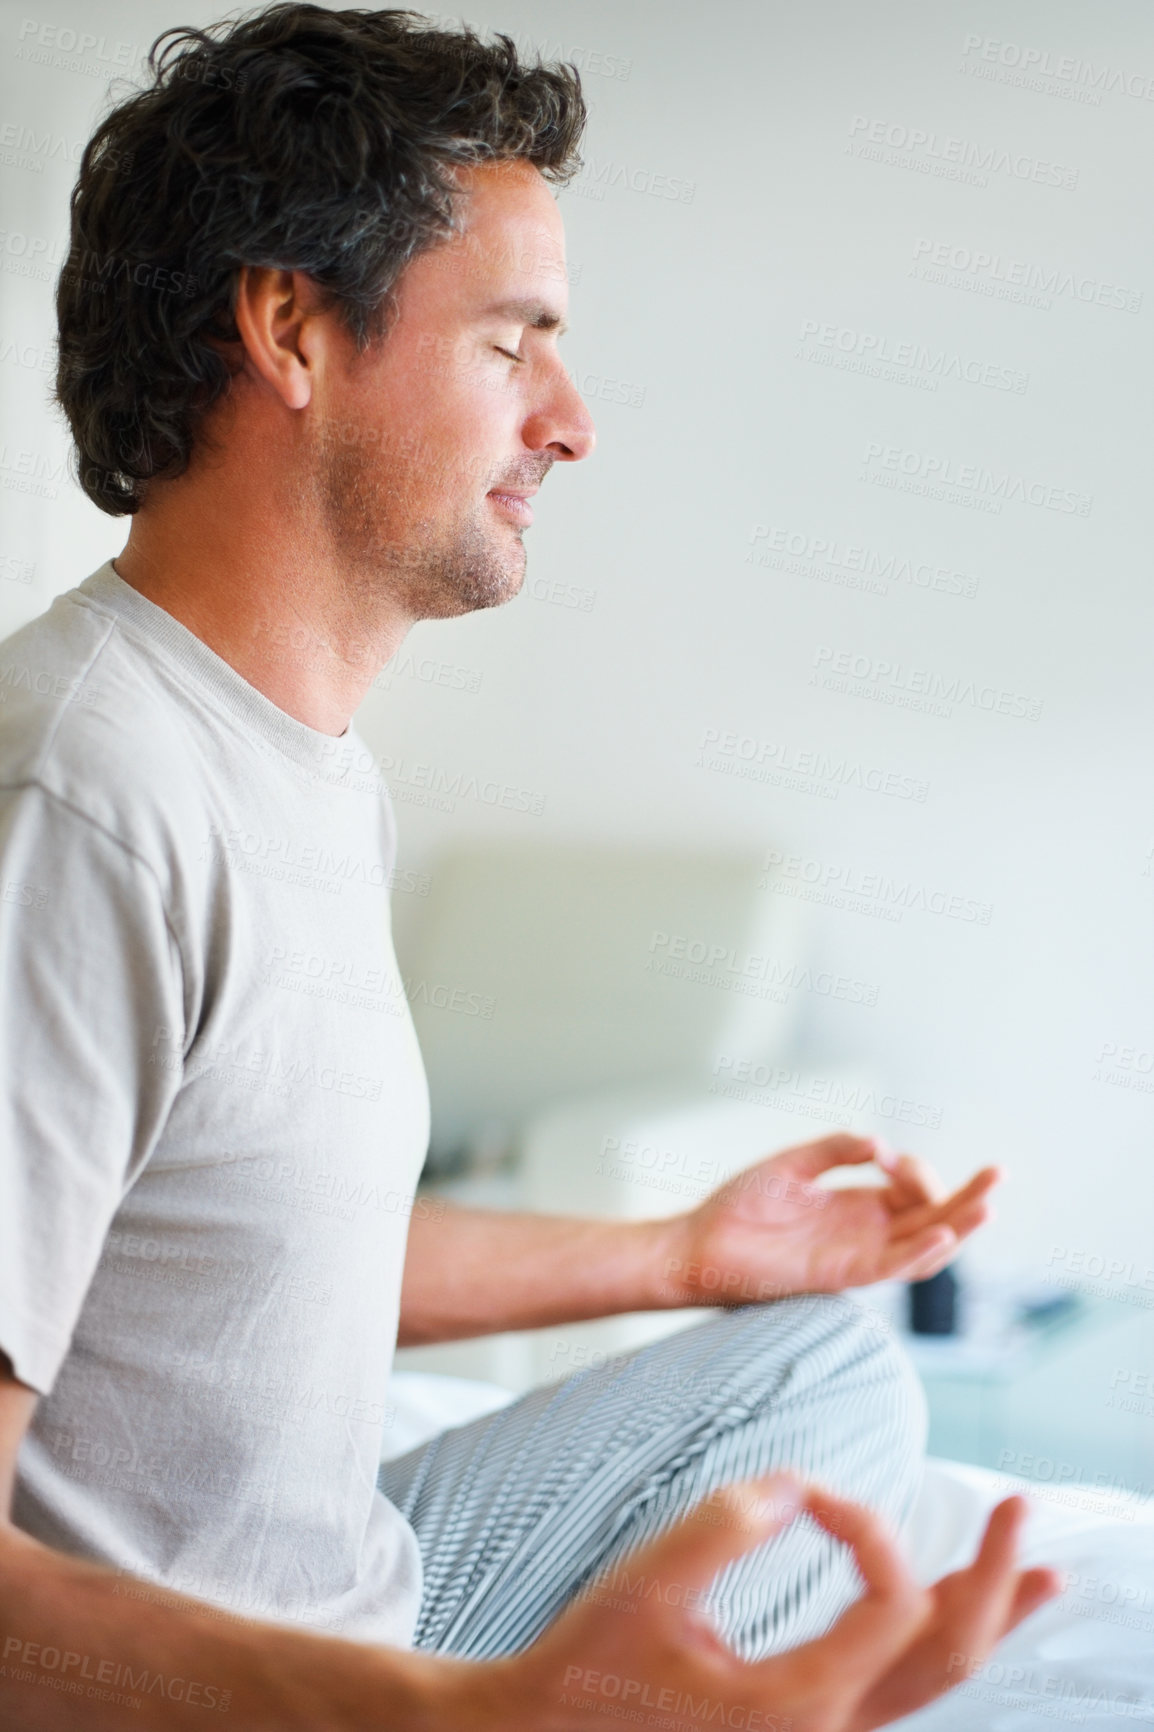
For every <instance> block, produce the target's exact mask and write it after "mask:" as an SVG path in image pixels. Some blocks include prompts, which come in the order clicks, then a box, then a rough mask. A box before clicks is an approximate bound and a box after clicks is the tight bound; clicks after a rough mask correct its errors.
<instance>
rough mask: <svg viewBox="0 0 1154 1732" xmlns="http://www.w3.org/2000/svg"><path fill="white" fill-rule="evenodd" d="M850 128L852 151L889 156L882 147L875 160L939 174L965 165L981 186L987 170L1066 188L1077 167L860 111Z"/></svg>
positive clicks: (1074, 180) (1073, 179)
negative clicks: (872, 151) (871, 150)
mask: <svg viewBox="0 0 1154 1732" xmlns="http://www.w3.org/2000/svg"><path fill="white" fill-rule="evenodd" d="M849 131H850V138H851V140H853V141H855V142H854V145H853V146H851V147H850V148H851V149H853V153H854V154H855V155H867V154H868V152H867V151H866V150H864V149H862V146H863V145H865V146H873V147H884V151H886V152H888V153H889V154H888V155H886V154H883V151H882V149H881V148H878V149H877V150H876V154H877V157H878V160H880V161H882V162H886V163H892V164H893V165H894V166H896V167H908V168H914V169H918V170H920V171H921V172H922V173H934V172H937V173H939V174H943V173H948V171H949V169H950V168H954V169H957V170H962V171H965V170H970V171H973V173H974V176H975V184H977V185H978V186H986V185H987V184H988V182H987V180H986V178H985V177H986V176H987V175H990V174H1007V175H1009V176H1010V177H1011V178H1012V179H1014V180H1029V181H1033V182H1035V183H1036V184H1037V185H1039V186H1057V187H1065V188H1067V189H1068V190H1071V191H1072V190H1073V189H1074V188H1075V187H1076V186H1077V184H1078V175H1079V170H1078V169H1076V168H1071V167H1070V166H1069V165H1068V164H1067V163H1062V162H1051V161H1050V160H1049V158H1047V157H1038V156H1031V155H1030V153H1029V152H1028V151H1012V150H1003V149H1001V148H999V147H998V146H997V145H992V144H990V145H986V144H975V143H974V142H973V141H972V140H971V139H968V138H955V137H953V136H952V135H947V134H943V133H938V132H932V131H927V130H926V128H925V127H924V126H905V125H902V124H901V123H900V122H894V121H886V120H869V119H867V118H866V116H865V115H863V114H855V115H854V117H853V120H852V121H851V122H850V129H849ZM895 152H896V153H897V155H895V154H894V153H895Z"/></svg>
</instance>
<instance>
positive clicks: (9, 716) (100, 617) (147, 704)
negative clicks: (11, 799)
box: [0, 590, 196, 858]
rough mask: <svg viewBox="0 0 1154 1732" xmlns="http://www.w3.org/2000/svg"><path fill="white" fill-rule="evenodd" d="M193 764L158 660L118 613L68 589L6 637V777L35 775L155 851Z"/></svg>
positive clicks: (1, 713) (2, 753) (14, 785)
mask: <svg viewBox="0 0 1154 1732" xmlns="http://www.w3.org/2000/svg"><path fill="white" fill-rule="evenodd" d="M192 770H193V764H192V752H191V745H190V740H189V736H188V732H187V729H186V728H185V727H184V726H183V725H182V722H181V717H180V714H179V711H178V710H176V709H174V707H173V705H172V703H171V701H170V699H169V698H168V696H167V694H166V692H165V690H164V685H163V680H162V677H161V674H160V670H159V669H158V668H157V667H156V665H155V664H154V663H153V662H152V661H151V659H150V657H149V654H148V646H147V644H145V643H143V642H142V641H140V640H138V639H136V638H135V637H134V636H133V634H132V633H131V632H129V631H126V630H125V629H124V626H123V623H122V622H121V621H120V620H118V619H117V617H116V616H115V614H113V613H111V612H108V611H106V610H103V609H101V608H99V607H97V606H94V605H92V604H91V603H90V602H89V601H88V600H87V599H86V598H85V597H84V596H83V595H81V594H80V592H79V591H77V590H71V591H69V592H67V593H66V594H64V595H61V596H58V597H57V598H56V600H55V601H54V602H53V603H52V605H51V606H50V607H49V608H48V610H47V611H46V612H45V613H43V614H41V615H40V616H39V617H38V618H36V619H33V620H30V621H29V622H28V623H27V624H26V625H24V626H22V627H21V628H20V629H19V630H18V631H16V632H14V633H13V634H12V635H11V636H10V637H8V638H6V639H4V640H3V641H2V642H0V788H2V789H6V790H9V791H14V790H17V789H19V788H21V787H27V786H38V787H40V788H42V789H43V790H44V791H46V792H47V793H49V794H52V795H54V796H55V797H56V798H57V800H59V801H61V802H62V803H63V804H65V805H66V806H69V807H71V809H72V810H73V811H74V812H76V813H77V814H79V815H81V816H83V817H85V818H88V819H89V820H90V821H91V822H92V823H93V824H94V825H96V826H97V827H98V828H99V829H101V830H103V831H104V832H105V834H106V835H108V836H109V837H111V838H113V839H115V840H117V841H119V842H120V843H121V844H122V845H123V846H124V847H125V848H127V849H129V850H130V851H131V852H134V853H138V854H141V855H142V856H144V857H145V858H148V857H149V856H151V855H154V854H155V852H156V843H157V840H158V830H160V831H164V830H170V829H171V827H172V826H173V824H174V823H176V824H179V821H180V817H181V811H182V807H187V804H188V799H189V794H190V792H191V787H192V785H193V784H194V783H195V780H196V778H195V776H192V775H191V772H192Z"/></svg>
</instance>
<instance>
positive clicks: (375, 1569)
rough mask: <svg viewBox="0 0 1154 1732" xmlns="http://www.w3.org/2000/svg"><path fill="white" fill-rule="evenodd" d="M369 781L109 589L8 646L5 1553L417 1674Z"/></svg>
mask: <svg viewBox="0 0 1154 1732" xmlns="http://www.w3.org/2000/svg"><path fill="white" fill-rule="evenodd" d="M367 760H368V761H371V759H370V754H369V753H368V750H367V748H366V746H365V745H364V742H363V741H362V740H361V739H360V738H359V737H358V736H357V735H356V733H355V732H354V731H353V730H352V729H351V728H350V729H349V731H348V732H347V733H345V734H344V735H342V736H341V737H340V738H339V739H337V738H333V737H332V736H329V735H326V734H322V733H318V732H317V731H316V730H315V729H313V728H309V727H306V726H305V725H304V724H303V723H301V722H298V721H295V720H294V719H293V718H292V717H291V716H289V715H287V714H286V713H285V712H284V711H283V710H281V709H278V708H277V706H276V705H275V704H273V703H271V702H270V701H269V700H268V699H267V698H265V697H264V696H263V695H262V694H261V693H260V692H258V691H257V690H256V689H255V688H254V687H253V686H250V685H249V684H248V683H247V681H245V680H244V679H242V678H241V676H240V675H239V674H238V673H237V672H236V671H235V670H234V669H233V668H231V667H230V666H229V665H228V663H227V662H225V661H223V660H222V659H221V658H220V657H219V656H217V655H216V654H215V653H214V652H213V651H212V650H210V649H209V648H208V647H207V645H206V644H204V643H202V642H201V640H200V639H199V638H197V637H196V636H194V635H193V634H192V633H191V632H189V631H188V630H186V628H185V627H184V626H183V625H181V624H180V623H179V622H178V621H177V620H175V619H174V618H173V617H172V616H171V615H170V614H168V613H166V612H165V611H164V610H163V609H162V608H159V607H157V606H155V605H154V603H152V602H150V601H147V600H146V599H145V598H144V597H143V596H142V595H139V594H138V593H137V592H136V591H135V590H134V589H132V588H131V587H130V586H129V585H128V584H126V583H125V582H124V581H123V579H122V578H120V577H119V576H118V575H117V573H116V572H115V571H114V570H113V569H112V565H111V562H110V563H109V564H107V565H105V566H102V567H101V568H100V570H98V571H97V572H95V573H94V574H93V575H92V576H91V577H89V578H88V579H87V580H86V581H85V582H84V583H82V584H80V585H79V587H78V588H76V589H73V590H70V591H69V592H68V593H67V594H66V595H62V596H60V597H59V598H58V599H57V600H56V601H55V602H54V603H53V604H52V606H51V607H50V608H49V609H48V611H47V612H46V613H44V614H42V615H41V616H40V618H39V619H35V620H33V621H32V622H31V623H30V624H28V625H26V626H24V627H23V628H22V629H21V630H19V631H17V632H16V633H15V634H14V635H13V636H12V637H10V638H8V639H7V640H6V642H4V643H3V644H0V1348H2V1349H3V1350H4V1352H6V1353H7V1354H8V1356H9V1358H10V1359H11V1360H12V1363H13V1365H14V1368H15V1371H16V1375H17V1376H18V1377H19V1378H21V1379H22V1380H23V1381H24V1382H26V1383H28V1384H30V1385H31V1386H32V1387H33V1388H34V1389H36V1390H39V1391H41V1392H42V1396H43V1399H42V1400H41V1401H40V1403H39V1405H38V1408H37V1412H36V1416H35V1419H34V1422H33V1426H32V1429H31V1431H30V1433H29V1435H28V1437H27V1438H26V1440H25V1442H24V1444H23V1446H22V1448H21V1450H20V1454H19V1458H18V1477H17V1487H16V1500H15V1506H14V1513H15V1520H16V1522H17V1524H18V1525H19V1526H20V1527H21V1528H23V1529H24V1530H25V1531H26V1532H28V1533H30V1534H34V1535H36V1536H37V1537H38V1538H39V1539H41V1540H43V1541H44V1542H45V1543H46V1544H48V1545H51V1546H55V1547H57V1548H58V1549H60V1550H62V1551H65V1552H68V1553H72V1554H75V1555H78V1556H83V1557H87V1558H92V1559H96V1560H98V1561H99V1562H102V1563H105V1564H108V1565H111V1566H113V1567H114V1568H117V1569H122V1570H126V1571H129V1572H131V1573H132V1574H134V1575H138V1576H142V1577H145V1578H147V1579H149V1580H151V1581H154V1582H159V1583H163V1584H165V1585H166V1586H169V1587H172V1588H177V1589H180V1590H182V1591H184V1592H187V1593H191V1594H194V1595H196V1596H198V1597H200V1598H203V1599H206V1600H209V1601H212V1602H214V1603H216V1604H219V1605H222V1606H226V1607H229V1608H230V1609H232V1610H234V1611H237V1612H240V1613H242V1614H245V1615H248V1616H251V1617H263V1618H269V1619H272V1620H274V1621H277V1622H289V1621H296V1622H300V1623H302V1624H304V1625H307V1626H309V1627H311V1628H314V1629H322V1630H328V1631H331V1632H333V1633H339V1634H342V1635H344V1636H347V1637H353V1638H356V1639H360V1640H367V1641H379V1642H387V1643H392V1644H395V1645H398V1646H408V1645H409V1644H410V1643H411V1641H412V1635H413V1629H414V1626H415V1622H416V1616H417V1611H418V1607H419V1603H420V1593H421V1566H420V1556H419V1552H418V1549H417V1542H416V1537H415V1535H414V1534H413V1531H412V1529H411V1527H410V1526H409V1525H408V1523H407V1522H405V1521H404V1519H403V1518H402V1517H401V1515H400V1514H399V1512H398V1511H397V1510H396V1509H395V1508H394V1507H393V1505H391V1504H390V1503H388V1502H387V1501H386V1499H385V1498H384V1497H383V1496H382V1495H381V1493H380V1492H379V1491H378V1490H377V1486H376V1473H377V1464H378V1461H379V1458H380V1455H381V1445H382V1434H383V1431H384V1427H385V1422H386V1412H385V1403H386V1394H387V1383H388V1378H389V1373H390V1368H391V1363H392V1355H393V1349H394V1345H395V1342H396V1332H397V1315H398V1306H399V1295H400V1283H401V1270H402V1264H403V1260H404V1254H405V1240H406V1233H407V1228H408V1221H409V1216H410V1212H411V1210H412V1208H413V1193H414V1189H415V1186H416V1181H417V1176H418V1173H419V1171H420V1167H421V1163H422V1160H423V1157H424V1152H425V1148H426V1145H427V1140H428V1125H429V1117H428V1114H429V1107H428V1094H427V1089H426V1084H425V1075H424V1069H423V1066H422V1064H421V1058H420V1053H419V1050H418V1047H417V1040H416V1035H415V1032H414V1029H413V1024H412V1019H411V1017H410V1014H409V1008H408V1004H407V1001H406V999H405V996H404V991H403V987H402V984H401V981H400V977H399V972H398V969H397V964H396V959H395V956H394V952H393V944H392V936H391V931H390V924H389V894H388V892H389V883H390V875H391V873H392V871H393V867H394V859H395V827H394V822H393V816H392V808H391V804H390V801H389V797H388V794H387V792H386V790H385V789H384V787H383V786H382V784H381V783H380V781H379V779H378V778H377V777H376V776H375V775H374V774H372V773H371V772H369V773H366V770H365V765H366V761H367ZM417 1207H418V1208H420V1207H421V1204H420V1203H418V1204H417ZM124 1589H125V1591H131V1584H129V1583H125V1584H124Z"/></svg>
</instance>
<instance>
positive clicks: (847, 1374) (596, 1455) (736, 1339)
mask: <svg viewBox="0 0 1154 1732" xmlns="http://www.w3.org/2000/svg"><path fill="white" fill-rule="evenodd" d="M925 1432H926V1418H925V1403H924V1399H923V1396H922V1392H921V1387H920V1385H919V1384H918V1382H917V1379H916V1377H915V1376H914V1373H913V1371H912V1369H911V1368H910V1366H909V1363H908V1361H907V1360H906V1358H905V1356H904V1354H903V1353H902V1351H901V1349H900V1348H899V1346H898V1345H897V1343H896V1341H895V1340H894V1338H893V1335H892V1333H891V1331H890V1330H889V1327H888V1325H887V1324H886V1323H885V1321H884V1319H882V1318H881V1317H880V1316H878V1315H877V1314H876V1313H874V1312H872V1311H869V1310H866V1309H865V1308H863V1307H862V1306H860V1305H859V1304H857V1303H856V1302H855V1301H853V1300H850V1299H847V1298H845V1297H844V1296H840V1295H835V1296H829V1295H812V1294H810V1295H801V1296H799V1297H797V1298H793V1299H783V1300H778V1301H775V1302H773V1303H770V1304H762V1305H745V1306H742V1307H740V1308H738V1309H735V1310H731V1311H722V1312H718V1313H717V1314H715V1315H713V1316H712V1317H711V1318H710V1319H709V1321H707V1322H703V1323H701V1324H697V1325H694V1326H691V1327H690V1328H688V1329H685V1330H683V1331H681V1332H679V1333H678V1334H675V1335H671V1336H667V1337H666V1338H665V1339H663V1340H661V1341H657V1342H654V1343H651V1344H649V1345H648V1346H645V1347H641V1348H638V1349H636V1350H635V1351H634V1352H632V1353H629V1354H623V1355H621V1356H620V1357H619V1358H616V1359H614V1360H611V1361H610V1362H609V1363H607V1364H605V1365H604V1366H599V1367H597V1368H596V1369H591V1370H587V1371H581V1372H577V1373H575V1374H574V1375H572V1376H569V1377H566V1378H565V1379H564V1380H563V1381H561V1382H559V1383H553V1384H548V1385H545V1386H544V1387H542V1388H538V1389H534V1390H531V1391H530V1392H529V1393H528V1394H527V1395H524V1396H522V1397H521V1398H520V1399H519V1400H517V1401H515V1402H514V1403H512V1404H511V1405H510V1406H508V1407H506V1408H503V1409H501V1410H500V1411H499V1412H497V1413H494V1414H489V1415H487V1416H486V1417H484V1418H482V1419H477V1420H473V1421H472V1422H471V1423H470V1424H468V1425H462V1426H457V1427H454V1428H452V1429H450V1430H448V1431H443V1432H441V1433H439V1434H438V1435H437V1436H436V1437H434V1438H432V1439H431V1440H430V1441H429V1442H428V1443H425V1444H422V1445H421V1446H420V1447H418V1448H417V1449H414V1450H411V1451H409V1453H408V1454H407V1455H403V1456H399V1457H398V1458H397V1459H396V1460H394V1461H389V1462H386V1463H385V1464H384V1465H383V1466H382V1468H381V1474H380V1482H379V1483H380V1486H381V1490H382V1491H383V1492H384V1494H385V1496H386V1497H388V1498H389V1499H390V1500H391V1501H392V1502H393V1503H394V1504H395V1505H396V1506H397V1508H398V1509H399V1510H400V1511H401V1513H402V1514H403V1515H404V1516H405V1517H406V1519H407V1520H408V1521H409V1522H410V1523H411V1524H412V1526H413V1528H414V1530H415V1531H416V1535H417V1539H418V1542H419V1544H420V1549H421V1556H422V1561H423V1565H424V1592H423V1597H422V1604H421V1611H420V1617H419V1621H418V1624H417V1629H416V1633H415V1636H414V1647H416V1648H419V1649H424V1650H427V1651H436V1652H441V1653H445V1654H452V1655H455V1656H457V1657H458V1658H461V1659H477V1660H479V1659H490V1658H494V1657H496V1656H498V1655H501V1654H511V1653H516V1652H518V1651H519V1650H520V1649H522V1648H525V1647H528V1645H529V1644H530V1643H531V1642H533V1641H534V1640H535V1639H536V1638H537V1636H539V1635H540V1634H541V1632H542V1631H543V1630H544V1629H545V1628H546V1626H547V1625H548V1624H550V1623H551V1622H552V1621H553V1620H554V1618H556V1616H557V1615H558V1613H559V1612H560V1611H561V1610H562V1608H563V1607H564V1606H565V1605H566V1603H567V1602H568V1601H569V1600H571V1599H572V1598H573V1596H574V1595H575V1594H576V1593H577V1592H578V1591H579V1590H580V1589H581V1588H582V1587H584V1586H585V1585H586V1584H587V1583H589V1582H590V1581H591V1579H592V1578H593V1577H594V1576H597V1575H600V1574H601V1573H602V1572H603V1571H606V1570H609V1569H611V1567H612V1566H613V1565H615V1564H617V1563H618V1562H619V1561H620V1560H621V1559H623V1558H625V1557H626V1556H627V1554H628V1553H629V1552H631V1551H632V1550H633V1549H634V1548H635V1547H636V1546H638V1545H640V1544H641V1543H643V1542H644V1541H645V1540H647V1539H649V1538H651V1537H652V1536H653V1535H655V1534H657V1533H658V1532H660V1531H661V1530H662V1529H663V1528H665V1527H667V1526H669V1524H670V1523H671V1522H673V1521H674V1520H675V1519H676V1518H677V1517H678V1516H679V1515H681V1514H682V1513H683V1512H684V1511H685V1510H686V1509H687V1508H688V1507H689V1506H690V1505H691V1504H693V1503H695V1502H697V1500H698V1499H699V1498H701V1497H703V1496H704V1495H705V1494H706V1493H708V1492H709V1491H710V1490H711V1489H712V1488H713V1487H715V1486H719V1485H723V1484H727V1483H729V1482H731V1481H734V1480H740V1479H745V1478H748V1477H752V1476H755V1475H759V1474H763V1473H765V1472H767V1471H769V1470H771V1469H774V1468H778V1467H791V1468H794V1469H797V1470H799V1471H800V1473H801V1474H802V1475H803V1476H804V1477H805V1478H807V1479H813V1480H816V1481H817V1482H818V1483H819V1484H821V1485H824V1486H826V1487H828V1488H829V1490H831V1491H835V1492H837V1493H839V1494H841V1495H843V1496H847V1497H851V1498H853V1499H854V1500H855V1501H857V1502H859V1503H864V1504H867V1505H869V1506H870V1507H871V1508H873V1509H875V1510H877V1511H879V1512H880V1513H881V1514H882V1515H883V1516H884V1517H886V1519H887V1520H888V1521H889V1523H890V1525H891V1527H893V1528H895V1529H898V1530H900V1529H901V1527H902V1526H903V1525H904V1523H905V1521H906V1518H907V1517H908V1515H909V1513H910V1510H911V1508H912V1505H913V1501H914V1498H915V1496H916V1494H917V1491H918V1488H919V1485H920V1481H921V1472H922V1461H923V1457H924V1450H925ZM859 1591H860V1582H859V1578H858V1576H857V1572H856V1570H855V1568H854V1566H853V1564H852V1562H851V1561H850V1559H849V1555H848V1553H847V1552H846V1550H845V1548H844V1547H842V1546H840V1545H839V1544H837V1542H836V1541H834V1540H832V1539H831V1538H830V1537H829V1536H828V1535H827V1534H825V1533H824V1532H823V1531H822V1530H821V1529H820V1528H818V1527H817V1525H816V1524H815V1523H813V1522H812V1521H810V1520H809V1519H808V1518H807V1517H804V1516H803V1517H801V1518H800V1519H799V1520H797V1521H795V1522H794V1523H793V1524H792V1526H791V1527H789V1528H787V1529H786V1530H785V1531H784V1532H782V1533H780V1534H778V1535H775V1536H774V1538H772V1539H771V1540H768V1541H766V1542H765V1543H764V1544H762V1545H761V1546H758V1547H755V1548H754V1549H752V1550H751V1551H749V1552H747V1553H745V1554H744V1555H743V1556H742V1557H741V1558H739V1559H737V1560H736V1561H735V1562H734V1563H732V1564H729V1565H727V1566H726V1568H725V1569H724V1570H723V1571H721V1573H720V1574H719V1575H718V1576H717V1578H716V1580H715V1582H714V1585H713V1589H712V1591H711V1593H710V1595H709V1606H710V1611H711V1615H712V1617H713V1621H714V1622H715V1624H716V1625H717V1627H718V1629H719V1630H720V1631H721V1632H722V1634H723V1635H724V1636H725V1637H726V1639H727V1640H728V1641H729V1642H730V1644H731V1645H732V1646H733V1648H734V1649H735V1651H736V1652H737V1653H738V1654H739V1655H740V1656H741V1657H742V1658H743V1659H746V1660H755V1659H761V1658H764V1657H765V1656H766V1655H768V1654H770V1653H774V1652H778V1651H780V1650H781V1649H784V1648H791V1647H794V1646H795V1645H796V1644H797V1643H798V1642H802V1641H808V1640H810V1639H811V1638H812V1637H814V1636H817V1635H820V1634H821V1633H822V1632H823V1631H824V1630H826V1629H828V1627H829V1626H830V1624H832V1623H833V1622H834V1621H835V1619H836V1618H837V1617H838V1616H839V1615H840V1614H841V1612H842V1611H843V1610H844V1609H845V1607H846V1606H847V1605H849V1604H850V1602H851V1601H852V1600H854V1599H856V1597H857V1595H858V1593H859Z"/></svg>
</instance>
